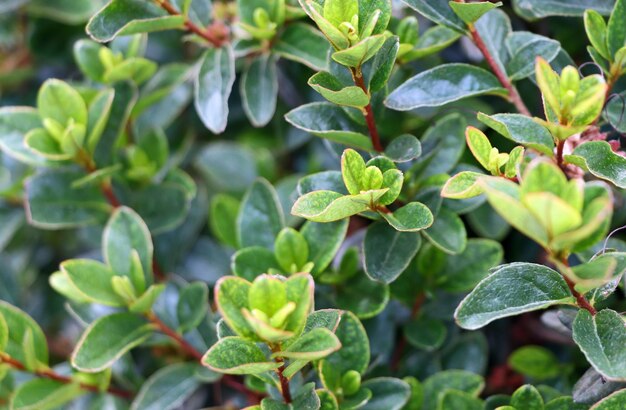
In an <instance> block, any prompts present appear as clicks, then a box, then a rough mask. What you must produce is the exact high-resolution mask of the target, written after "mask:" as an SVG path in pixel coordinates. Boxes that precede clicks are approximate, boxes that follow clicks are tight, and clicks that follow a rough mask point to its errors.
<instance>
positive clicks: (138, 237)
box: [102, 207, 153, 293]
mask: <svg viewBox="0 0 626 410" xmlns="http://www.w3.org/2000/svg"><path fill="white" fill-rule="evenodd" d="M102 247H103V249H102V253H103V254H104V258H105V260H106V262H107V264H108V265H109V266H110V267H111V269H112V270H113V272H115V274H117V275H123V276H128V277H129V278H130V279H131V281H132V283H133V285H134V287H135V290H136V291H137V292H139V293H142V292H143V291H144V290H145V289H146V285H148V286H149V285H150V284H152V254H153V246H152V238H151V236H150V231H149V230H148V226H147V225H146V224H145V223H144V221H143V220H142V219H141V217H140V216H139V215H138V214H137V213H136V212H135V211H133V210H132V209H130V208H128V207H119V208H117V209H116V210H115V212H114V213H113V215H111V218H110V219H109V222H108V223H107V225H106V227H105V229H104V233H103V237H102ZM133 251H135V252H137V256H138V257H139V261H140V262H141V267H142V269H143V272H142V273H144V275H141V277H138V276H137V275H136V274H134V272H133V270H134V269H133Z"/></svg>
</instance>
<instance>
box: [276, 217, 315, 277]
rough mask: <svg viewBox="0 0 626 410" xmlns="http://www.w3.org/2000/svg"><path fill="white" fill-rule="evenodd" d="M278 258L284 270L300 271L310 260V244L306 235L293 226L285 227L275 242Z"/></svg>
mask: <svg viewBox="0 0 626 410" xmlns="http://www.w3.org/2000/svg"><path fill="white" fill-rule="evenodd" d="M274 252H275V253H276V260H277V261H278V264H279V265H280V267H281V268H282V269H283V271H284V272H290V273H291V272H294V270H293V269H295V272H298V271H300V268H302V267H303V266H304V265H305V264H306V263H307V262H308V260H309V245H308V244H307V241H306V239H305V238H304V236H303V235H302V234H301V233H300V232H298V231H296V230H295V229H293V228H283V230H281V231H280V233H279V234H278V236H277V237H276V242H275V244H274Z"/></svg>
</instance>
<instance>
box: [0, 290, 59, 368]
mask: <svg viewBox="0 0 626 410" xmlns="http://www.w3.org/2000/svg"><path fill="white" fill-rule="evenodd" d="M0 316H2V317H3V318H4V322H5V323H6V325H7V328H8V330H9V334H8V336H9V337H8V341H7V343H6V345H5V347H4V348H3V349H2V351H3V352H4V353H7V354H8V355H9V356H11V357H12V358H14V359H16V360H19V361H20V362H22V363H26V352H25V351H24V345H25V341H26V339H29V338H30V345H31V346H30V348H31V353H32V354H34V358H35V359H36V361H37V362H38V363H37V364H42V365H47V364H48V343H47V342H46V336H45V335H44V333H43V331H42V330H41V328H40V327H39V325H38V324H37V323H36V322H35V321H34V320H33V319H32V318H31V317H30V316H28V315H27V314H26V313H25V312H24V311H22V310H20V309H18V308H16V307H15V306H12V305H10V304H8V303H7V302H5V301H3V300H0ZM29 369H30V370H34V369H32V368H30V367H29Z"/></svg>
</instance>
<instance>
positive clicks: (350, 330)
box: [319, 311, 370, 391]
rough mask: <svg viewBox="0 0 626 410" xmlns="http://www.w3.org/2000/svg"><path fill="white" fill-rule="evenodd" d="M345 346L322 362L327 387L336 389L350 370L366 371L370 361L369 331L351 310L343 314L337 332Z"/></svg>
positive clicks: (332, 389) (322, 374)
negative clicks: (366, 330) (366, 331)
mask: <svg viewBox="0 0 626 410" xmlns="http://www.w3.org/2000/svg"><path fill="white" fill-rule="evenodd" d="M335 334H336V335H337V338H338V339H339V341H340V342H341V345H342V346H343V348H342V349H339V350H338V351H336V352H335V353H333V354H331V355H330V356H328V357H326V358H325V359H324V360H323V361H322V362H321V363H320V368H319V372H320V378H321V379H322V383H323V384H324V386H325V387H326V388H328V389H329V390H331V391H336V389H337V387H339V386H340V383H341V380H340V379H341V377H342V376H343V375H344V374H345V373H346V372H348V371H349V370H355V371H356V372H358V373H361V374H362V373H364V372H365V370H366V369H367V366H368V364H369V361H370V345H369V339H368V338H367V333H365V329H364V328H363V325H362V324H361V322H360V321H359V319H357V318H356V316H355V315H354V314H353V313H352V312H349V311H346V312H344V313H343V314H342V315H341V320H340V322H339V326H338V327H337V330H336V332H335Z"/></svg>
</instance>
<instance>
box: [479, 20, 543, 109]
mask: <svg viewBox="0 0 626 410" xmlns="http://www.w3.org/2000/svg"><path fill="white" fill-rule="evenodd" d="M469 30H470V33H471V35H472V40H474V44H476V47H478V49H479V50H480V52H481V53H482V54H483V56H484V57H485V61H486V62H487V64H488V65H489V67H490V68H491V71H493V73H494V74H495V75H496V77H497V78H498V81H500V84H502V86H503V87H504V88H506V89H507V90H508V92H509V99H510V101H511V103H513V105H515V108H517V111H519V112H520V113H521V114H524V115H527V116H529V117H530V116H531V114H530V111H529V110H528V108H527V107H526V105H525V104H524V101H523V100H522V97H521V96H520V95H519V92H518V91H517V88H515V86H514V85H513V84H512V83H511V80H509V77H508V76H507V75H506V73H505V72H504V71H502V69H501V68H500V66H499V65H498V63H496V60H495V59H494V58H493V56H492V55H491V53H490V52H489V49H488V48H487V46H486V45H485V42H484V41H483V39H482V37H480V34H478V31H476V28H474V26H473V25H472V24H470V25H469Z"/></svg>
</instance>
